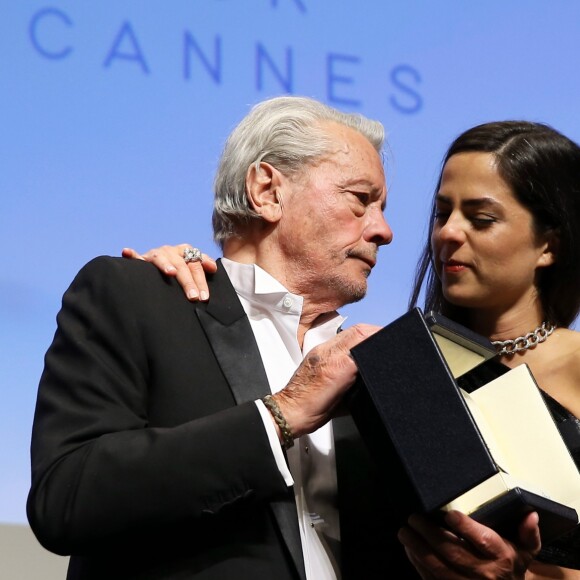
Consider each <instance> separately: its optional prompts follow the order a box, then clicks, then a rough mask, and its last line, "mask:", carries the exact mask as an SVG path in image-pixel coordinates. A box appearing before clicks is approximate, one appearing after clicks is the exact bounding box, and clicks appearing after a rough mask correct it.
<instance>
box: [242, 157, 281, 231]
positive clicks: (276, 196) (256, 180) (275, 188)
mask: <svg viewBox="0 0 580 580" xmlns="http://www.w3.org/2000/svg"><path fill="white" fill-rule="evenodd" d="M283 181H284V176H283V175H282V174H281V173H280V172H279V171H278V170H277V169H276V168H275V167H274V166H273V165H270V164H269V163H266V162H265V161H262V162H260V163H259V164H256V163H253V164H252V165H250V167H249V168H248V171H247V172H246V195H247V196H248V203H249V204H250V207H251V208H252V209H253V210H254V211H255V212H256V213H257V214H258V215H259V216H260V217H261V218H262V219H264V220H265V221H267V222H270V223H276V222H278V221H279V220H280V218H281V217H282V199H281V188H282V183H283Z"/></svg>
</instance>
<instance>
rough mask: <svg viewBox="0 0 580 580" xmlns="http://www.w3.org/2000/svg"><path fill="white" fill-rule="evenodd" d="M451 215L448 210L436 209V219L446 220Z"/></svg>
mask: <svg viewBox="0 0 580 580" xmlns="http://www.w3.org/2000/svg"><path fill="white" fill-rule="evenodd" d="M448 217H449V212H448V211H436V212H435V220H436V221H446V220H447V218H448Z"/></svg>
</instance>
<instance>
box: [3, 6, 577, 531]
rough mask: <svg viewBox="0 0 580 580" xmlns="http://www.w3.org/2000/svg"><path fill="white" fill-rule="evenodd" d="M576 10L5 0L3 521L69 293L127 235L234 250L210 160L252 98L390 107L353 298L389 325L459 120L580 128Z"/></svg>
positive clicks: (18, 515)
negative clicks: (384, 193) (385, 231)
mask: <svg viewBox="0 0 580 580" xmlns="http://www.w3.org/2000/svg"><path fill="white" fill-rule="evenodd" d="M579 24H580V4H579V3H577V2H575V1H573V0H569V1H564V0H552V1H550V2H549V1H548V0H545V1H532V0H511V1H509V2H507V1H506V0H485V2H483V1H482V2H465V1H463V2H462V1H460V0H456V1H451V0H440V1H438V2H432V1H427V0H424V1H420V0H405V1H403V0H400V1H397V2H395V1H391V0H374V1H371V0H367V1H366V2H360V1H359V2H354V1H350V0H341V1H339V2H337V1H336V0H316V1H315V0H245V1H242V0H237V1H234V0H203V1H201V0H187V1H186V0H172V1H171V2H164V3H161V2H159V1H154V0H151V1H149V2H137V1H129V0H115V1H113V0H101V1H100V2H87V1H82V0H77V1H76V2H73V1H69V2H65V1H52V2H48V3H47V2H38V1H33V0H18V2H8V1H7V0H0V99H1V100H0V104H1V106H0V160H1V161H0V169H1V170H0V204H1V205H0V252H1V256H2V260H1V268H0V387H1V389H2V399H1V402H0V522H14V523H24V522H25V521H26V518H25V512H24V504H25V499H26V493H27V490H28V485H29V457H28V447H29V439H30V427H31V422H32V413H33V410H34V403H35V397H36V388H37V384H38V379H39V377H40V374H41V371H42V365H43V355H44V352H45V351H46V349H47V347H48V346H49V344H50V341H51V339H52V335H53V333H54V330H55V315H56V313H57V311H58V309H59V307H60V299H61V296H62V294H63V292H64V291H65V290H66V288H67V286H68V284H69V283H70V281H71V280H72V278H73V276H74V275H75V273H76V272H77V270H78V269H79V268H80V267H81V266H82V265H83V264H84V263H85V262H86V261H88V260H89V259H91V258H92V257H93V256H95V255H99V254H111V255H119V254H120V251H121V248H122V247H123V246H131V247H134V248H137V249H139V250H146V249H148V248H151V247H154V246H158V245H160V244H162V243H181V242H185V241H189V242H193V243H195V245H198V246H200V247H201V248H203V249H204V250H205V251H207V252H208V253H210V254H213V255H214V256H217V255H218V251H217V248H216V247H215V245H214V244H213V242H212V238H211V230H210V213H211V197H212V196H211V184H212V178H213V173H214V170H215V167H216V161H217V159H218V157H219V154H220V151H221V147H222V144H223V142H224V139H225V137H226V136H227V134H228V133H229V132H230V130H231V129H232V128H233V127H234V126H235V124H236V123H237V122H238V121H239V120H240V119H241V118H242V116H243V115H245V114H246V112H247V111H248V110H249V107H250V106H251V105H252V104H254V103H256V102H257V101H259V100H262V99H264V98H267V97H270V96H274V95H278V94H282V93H293V94H303V95H308V96H313V97H316V98H318V99H320V100H322V101H325V102H327V103H329V104H331V105H333V106H336V107H338V108H341V109H344V110H348V111H358V112H362V113H364V114H366V115H367V116H370V117H373V118H377V119H379V120H381V121H382V122H383V123H384V124H385V126H386V128H387V132H388V149H387V155H386V169H387V180H388V185H389V199H388V207H387V217H388V219H389V221H390V223H391V225H392V227H393V229H394V232H395V238H394V241H393V243H392V244H391V246H389V247H386V248H383V250H382V251H381V260H380V262H379V265H378V266H377V267H376V268H375V270H374V271H373V274H372V277H371V283H370V291H369V294H368V297H367V298H366V299H365V300H364V301H363V302H362V303H360V304H356V305H353V306H349V307H347V308H345V309H344V313H345V314H347V315H348V317H349V319H348V322H349V323H354V322H357V321H368V322H374V323H378V324H386V323H388V322H390V321H391V320H393V318H395V317H396V316H398V315H400V314H402V313H403V312H404V311H405V308H406V303H407V298H408V293H409V288H410V284H411V280H412V275H413V271H414V266H415V262H416V259H417V257H418V254H419V250H420V245H421V241H422V238H423V236H424V233H425V228H426V220H427V213H428V207H429V200H430V197H431V194H432V190H433V187H434V185H435V180H436V177H437V172H438V169H439V165H440V160H441V157H442V155H443V153H444V151H445V149H446V147H447V146H448V145H449V143H450V142H451V140H452V139H453V138H454V137H455V136H456V135H457V134H458V133H460V132H461V131H463V130H464V129H466V128H468V127H469V126H471V125H474V124H476V123H480V122H484V121H491V120H500V119H507V118H518V119H528V120H536V121H544V122H547V123H549V124H551V125H553V126H554V127H556V128H557V129H559V130H561V131H563V132H564V133H566V134H567V135H568V136H570V137H571V138H573V139H575V140H576V141H579V140H580V114H579V113H578V103H579V102H580V48H579V46H580V45H579V43H578V30H579Z"/></svg>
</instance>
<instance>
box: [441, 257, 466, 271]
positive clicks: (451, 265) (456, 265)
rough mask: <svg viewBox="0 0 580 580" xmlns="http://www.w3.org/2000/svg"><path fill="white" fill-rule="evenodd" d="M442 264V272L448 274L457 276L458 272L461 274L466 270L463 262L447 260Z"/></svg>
mask: <svg viewBox="0 0 580 580" xmlns="http://www.w3.org/2000/svg"><path fill="white" fill-rule="evenodd" d="M442 263H443V271H444V272H446V273H448V274H457V273H459V272H463V271H464V270H466V269H467V268H468V266H467V265H466V264H464V263H463V262H457V261H456V260H447V261H444V262H442Z"/></svg>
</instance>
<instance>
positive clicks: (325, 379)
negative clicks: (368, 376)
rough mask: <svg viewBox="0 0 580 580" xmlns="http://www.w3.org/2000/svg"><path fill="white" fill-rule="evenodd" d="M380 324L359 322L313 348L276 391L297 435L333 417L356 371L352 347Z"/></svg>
mask: <svg viewBox="0 0 580 580" xmlns="http://www.w3.org/2000/svg"><path fill="white" fill-rule="evenodd" d="M380 328H381V327H380V326H372V325H370V324H356V325H354V326H351V327H350V328H347V329H346V330H344V331H343V332H341V333H339V334H337V335H336V336H335V337H333V338H332V339H331V340H329V341H327V342H325V343H323V344H321V345H319V346H317V347H316V348H313V349H312V350H311V351H310V352H309V353H308V354H307V355H306V357H305V359H304V360H303V361H302V364H301V365H300V366H299V367H298V369H297V370H296V372H295V373H294V375H293V377H292V379H291V380H290V382H289V383H288V385H286V387H284V389H282V390H281V391H279V392H278V393H276V394H275V395H274V398H275V400H276V402H277V403H278V406H279V407H280V410H281V411H282V414H283V415H284V417H285V419H286V421H287V422H288V424H289V425H290V428H291V430H292V433H293V435H294V437H300V436H301V435H304V434H306V433H312V432H313V431H315V430H316V429H318V428H319V427H321V426H322V425H324V424H325V423H326V422H327V421H329V420H330V419H331V418H332V415H333V411H334V410H335V408H336V406H337V405H338V404H339V403H340V401H341V399H342V397H343V395H344V394H345V393H346V391H347V390H348V389H349V387H351V386H352V384H353V383H354V381H355V378H356V375H357V367H356V364H355V362H354V360H353V359H352V357H351V356H350V349H351V348H352V347H354V346H355V345H357V344H358V343H359V342H361V341H362V340H364V339H365V338H367V337H369V336H370V335H371V334H374V333H375V332H377V331H378V330H379V329H380Z"/></svg>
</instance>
